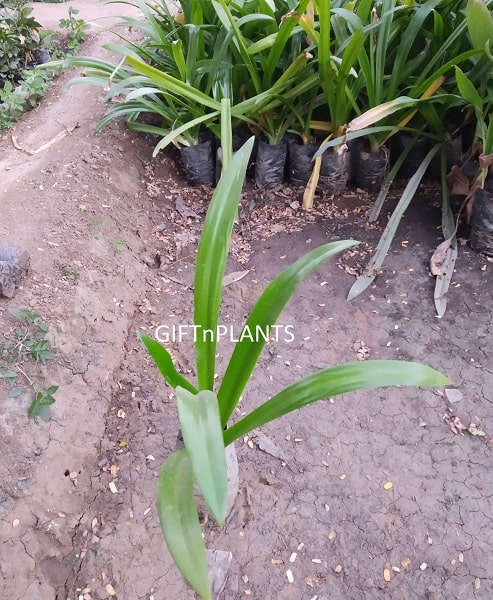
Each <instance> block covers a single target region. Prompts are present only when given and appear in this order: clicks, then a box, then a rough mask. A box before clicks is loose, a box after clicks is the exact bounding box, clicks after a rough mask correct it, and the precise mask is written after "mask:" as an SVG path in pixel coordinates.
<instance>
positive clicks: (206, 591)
mask: <svg viewBox="0 0 493 600" xmlns="http://www.w3.org/2000/svg"><path fill="white" fill-rule="evenodd" d="M157 509H158V514H159V521H160V523H161V529H162V531H163V535H164V539H165V540H166V545H167V546H168V550H169V552H170V554H171V556H172V557H173V560H174V561H175V564H176V566H177V567H178V569H179V571H180V573H181V574H182V575H183V577H184V579H185V580H186V581H188V583H189V584H190V585H191V586H192V588H193V589H194V590H195V591H196V592H197V593H198V594H200V596H202V598H204V599H205V600H210V599H211V593H210V586H209V573H208V566H207V554H206V551H205V545H204V541H203V539H202V530H201V528H200V523H199V515H198V512H197V507H196V506H195V501H194V497H193V475H192V467H191V465H190V460H189V458H188V455H187V451H186V450H180V451H178V452H175V453H174V454H172V455H171V456H170V457H169V458H168V460H167V461H166V462H165V464H164V466H163V467H162V469H161V472H160V473H159V477H158V482H157Z"/></svg>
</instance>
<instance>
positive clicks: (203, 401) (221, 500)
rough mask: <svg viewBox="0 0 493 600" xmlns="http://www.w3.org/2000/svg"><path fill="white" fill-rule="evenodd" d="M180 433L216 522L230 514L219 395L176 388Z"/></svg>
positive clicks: (196, 478) (221, 523) (221, 522)
mask: <svg viewBox="0 0 493 600" xmlns="http://www.w3.org/2000/svg"><path fill="white" fill-rule="evenodd" d="M176 400H177V405H178V416H179V419H180V426H181V432H182V434H183V440H184V442H185V448H186V449H187V452H188V457H189V459H190V463H191V464H192V470H193V475H194V478H195V480H196V481H197V484H198V486H199V488H200V491H201V492H202V495H203V496H204V500H205V501H206V503H207V506H208V507H209V508H210V510H211V512H212V514H213V515H214V517H215V519H216V521H217V522H218V523H219V525H221V526H223V525H224V522H225V520H226V517H227V473H226V456H225V453H224V444H223V438H222V432H223V428H222V426H221V419H220V416H219V407H218V403H217V396H216V394H215V393H214V392H210V391H208V390H205V391H202V392H199V393H198V394H191V393H190V392H188V391H187V390H185V389H183V388H181V387H178V388H176Z"/></svg>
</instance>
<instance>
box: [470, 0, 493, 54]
mask: <svg viewBox="0 0 493 600" xmlns="http://www.w3.org/2000/svg"><path fill="white" fill-rule="evenodd" d="M466 21H467V29H468V30H469V35H470V36H471V40H472V44H473V47H474V48H476V49H479V50H483V49H484V48H485V46H486V44H487V43H488V42H489V43H490V44H491V43H492V42H493V17H492V16H491V13H490V11H489V9H488V8H487V7H486V5H485V3H484V2H483V0H469V1H468V3H467V6H466Z"/></svg>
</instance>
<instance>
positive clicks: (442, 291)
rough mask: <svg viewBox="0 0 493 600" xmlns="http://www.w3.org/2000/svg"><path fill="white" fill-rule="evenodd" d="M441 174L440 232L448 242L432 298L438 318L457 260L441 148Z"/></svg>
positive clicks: (444, 154) (445, 299)
mask: <svg viewBox="0 0 493 600" xmlns="http://www.w3.org/2000/svg"><path fill="white" fill-rule="evenodd" d="M441 158H442V160H441V163H442V164H441V173H442V231H443V237H444V238H445V240H450V246H449V247H448V248H447V253H446V255H445V260H444V262H443V274H442V275H437V278H436V281H435V292H434V294H433V298H434V301H435V309H436V311H437V315H438V316H439V317H443V315H444V314H445V311H446V310H447V292H448V290H449V287H450V282H451V281H452V277H453V275H454V267H455V261H456V260H457V254H458V249H457V237H456V232H457V230H456V225H455V222H454V215H453V213H452V208H451V207H450V198H449V189H448V184H447V149H446V146H443V148H442V157H441Z"/></svg>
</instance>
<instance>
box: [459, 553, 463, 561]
mask: <svg viewBox="0 0 493 600" xmlns="http://www.w3.org/2000/svg"><path fill="white" fill-rule="evenodd" d="M459 562H460V563H463V562H464V554H463V553H462V552H460V553H459Z"/></svg>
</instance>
